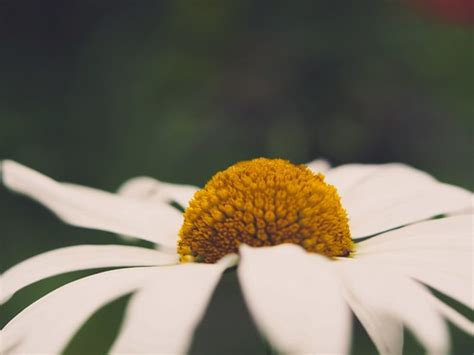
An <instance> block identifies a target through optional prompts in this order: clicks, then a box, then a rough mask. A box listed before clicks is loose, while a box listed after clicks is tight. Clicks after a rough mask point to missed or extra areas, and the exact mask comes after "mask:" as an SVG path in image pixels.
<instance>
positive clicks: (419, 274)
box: [355, 215, 473, 307]
mask: <svg viewBox="0 0 474 355" xmlns="http://www.w3.org/2000/svg"><path fill="white" fill-rule="evenodd" d="M472 218H473V215H460V216H453V217H448V218H442V219H435V220H430V221H426V222H422V223H418V224H415V225H411V226H407V227H404V228H400V229H397V230H394V231H391V232H387V233H384V234H382V235H379V236H376V237H374V238H371V239H368V240H365V241H363V242H360V243H358V244H357V249H356V251H357V252H356V255H355V257H356V259H359V260H367V261H372V262H375V263H378V264H381V265H386V266H388V267H390V268H392V269H396V270H397V271H399V272H402V273H404V274H406V275H408V276H410V277H413V278H415V279H417V280H419V281H421V282H423V283H425V284H427V285H429V286H431V287H433V288H436V289H438V290H440V291H441V292H443V293H445V294H447V295H448V296H450V297H452V298H454V299H456V300H458V301H460V302H462V303H464V304H465V305H467V306H468V307H472V306H473V305H472V299H473V293H472V287H470V286H469V285H472V278H473V270H472V260H473V249H472V247H473V244H472V236H473V234H472V226H473V223H472Z"/></svg>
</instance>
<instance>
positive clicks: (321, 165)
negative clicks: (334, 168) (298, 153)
mask: <svg viewBox="0 0 474 355" xmlns="http://www.w3.org/2000/svg"><path fill="white" fill-rule="evenodd" d="M306 166H307V167H308V168H309V169H310V170H312V171H313V172H314V173H326V171H328V170H329V169H330V168H331V164H329V162H328V161H327V160H324V159H316V160H313V161H311V162H309V163H306Z"/></svg>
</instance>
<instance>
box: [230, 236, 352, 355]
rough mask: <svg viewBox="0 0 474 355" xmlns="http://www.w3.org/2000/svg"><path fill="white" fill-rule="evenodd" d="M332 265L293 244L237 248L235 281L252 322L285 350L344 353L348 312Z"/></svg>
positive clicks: (285, 351)
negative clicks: (237, 258)
mask: <svg viewBox="0 0 474 355" xmlns="http://www.w3.org/2000/svg"><path fill="white" fill-rule="evenodd" d="M331 266H332V264H331V262H330V261H329V259H326V258H325V257H322V256H319V255H316V254H308V253H306V252H305V251H304V250H303V249H302V248H300V247H298V246H296V245H289V244H285V245H280V246H276V247H262V248H250V247H247V246H243V247H241V262H240V265H239V268H238V275H239V280H240V283H241V285H242V289H243V293H244V298H245V300H246V302H247V305H248V306H249V309H250V312H251V314H252V316H253V318H254V319H255V321H256V323H257V326H258V327H259V328H260V329H261V331H262V332H263V333H264V334H265V335H266V336H267V337H268V339H269V340H270V342H271V344H272V345H274V346H275V347H276V349H277V350H279V351H281V352H283V353H288V354H319V353H329V354H344V353H347V351H348V349H349V345H350V337H351V336H350V334H351V315H350V311H349V308H348V306H347V304H346V303H345V301H344V299H343V297H342V294H341V289H340V285H339V283H338V279H337V276H336V275H335V274H334V272H333V270H332V268H331Z"/></svg>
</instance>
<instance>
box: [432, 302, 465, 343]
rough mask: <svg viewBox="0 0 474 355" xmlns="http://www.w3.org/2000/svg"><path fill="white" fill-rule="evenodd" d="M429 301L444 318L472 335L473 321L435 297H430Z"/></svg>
mask: <svg viewBox="0 0 474 355" xmlns="http://www.w3.org/2000/svg"><path fill="white" fill-rule="evenodd" d="M431 301H432V303H433V305H434V306H435V308H436V309H437V310H438V312H439V313H441V314H442V315H443V316H444V317H445V318H446V319H448V320H450V321H451V322H452V323H453V324H454V325H456V326H457V327H458V328H459V329H461V330H463V331H464V332H466V333H467V334H469V335H471V336H474V323H472V322H471V320H469V319H467V318H466V317H465V316H463V315H462V314H461V313H459V312H457V311H456V310H454V309H453V308H451V307H450V306H448V305H447V304H445V303H444V302H441V301H440V300H439V299H437V298H436V297H434V296H433V297H432V298H431Z"/></svg>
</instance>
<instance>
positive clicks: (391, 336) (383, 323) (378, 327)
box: [344, 289, 403, 355]
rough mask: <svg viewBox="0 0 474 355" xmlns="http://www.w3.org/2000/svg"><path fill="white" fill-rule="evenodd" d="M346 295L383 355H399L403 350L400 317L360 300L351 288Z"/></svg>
mask: <svg viewBox="0 0 474 355" xmlns="http://www.w3.org/2000/svg"><path fill="white" fill-rule="evenodd" d="M344 297H345V299H346V301H347V303H349V306H350V307H351V309H352V311H353V312H354V314H355V315H356V316H357V318H358V319H359V321H360V322H361V324H362V326H363V327H364V328H365V330H366V331H367V334H368V335H369V337H370V338H371V339H372V341H373V342H374V345H375V347H376V348H377V350H378V352H379V353H380V354H381V355H398V354H401V353H402V350H403V324H402V322H401V321H400V320H399V319H396V318H394V317H391V316H389V315H387V314H384V313H381V312H373V311H372V309H371V307H370V306H367V305H366V304H365V303H364V300H359V299H358V298H357V297H356V296H355V295H353V294H352V293H351V292H350V290H349V289H346V290H345V293H344Z"/></svg>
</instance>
